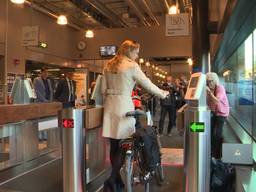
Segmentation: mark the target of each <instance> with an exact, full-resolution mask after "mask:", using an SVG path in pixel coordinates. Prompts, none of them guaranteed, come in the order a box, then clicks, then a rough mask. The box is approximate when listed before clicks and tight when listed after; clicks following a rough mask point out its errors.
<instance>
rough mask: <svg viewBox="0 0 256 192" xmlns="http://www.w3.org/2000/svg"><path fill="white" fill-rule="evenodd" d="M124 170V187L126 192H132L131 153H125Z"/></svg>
mask: <svg viewBox="0 0 256 192" xmlns="http://www.w3.org/2000/svg"><path fill="white" fill-rule="evenodd" d="M125 172H126V187H127V192H132V191H133V190H132V188H133V157H132V155H131V154H126V157H125Z"/></svg>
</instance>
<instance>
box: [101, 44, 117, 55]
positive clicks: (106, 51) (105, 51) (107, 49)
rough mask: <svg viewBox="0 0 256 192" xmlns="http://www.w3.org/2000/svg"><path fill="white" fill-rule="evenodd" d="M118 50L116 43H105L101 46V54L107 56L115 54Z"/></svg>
mask: <svg viewBox="0 0 256 192" xmlns="http://www.w3.org/2000/svg"><path fill="white" fill-rule="evenodd" d="M116 52H117V46H115V45H105V46H100V56H102V57H106V56H114V55H116Z"/></svg>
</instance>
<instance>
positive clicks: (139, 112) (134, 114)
mask: <svg viewBox="0 0 256 192" xmlns="http://www.w3.org/2000/svg"><path fill="white" fill-rule="evenodd" d="M125 116H126V117H138V116H146V113H145V111H143V110H140V109H136V110H135V111H129V112H127V113H126V114H125Z"/></svg>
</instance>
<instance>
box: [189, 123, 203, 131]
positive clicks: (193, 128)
mask: <svg viewBox="0 0 256 192" xmlns="http://www.w3.org/2000/svg"><path fill="white" fill-rule="evenodd" d="M204 127H205V126H204V123H203V122H191V123H190V131H191V132H204Z"/></svg>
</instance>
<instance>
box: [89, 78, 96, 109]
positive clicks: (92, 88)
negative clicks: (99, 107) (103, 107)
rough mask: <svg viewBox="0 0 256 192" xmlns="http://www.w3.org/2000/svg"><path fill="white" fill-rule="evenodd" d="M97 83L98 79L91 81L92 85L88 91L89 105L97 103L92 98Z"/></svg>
mask: <svg viewBox="0 0 256 192" xmlns="http://www.w3.org/2000/svg"><path fill="white" fill-rule="evenodd" d="M95 85H96V81H93V82H92V83H91V87H90V88H89V90H88V93H89V105H95V100H94V99H92V93H93V91H94V88H95Z"/></svg>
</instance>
